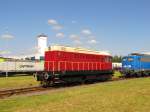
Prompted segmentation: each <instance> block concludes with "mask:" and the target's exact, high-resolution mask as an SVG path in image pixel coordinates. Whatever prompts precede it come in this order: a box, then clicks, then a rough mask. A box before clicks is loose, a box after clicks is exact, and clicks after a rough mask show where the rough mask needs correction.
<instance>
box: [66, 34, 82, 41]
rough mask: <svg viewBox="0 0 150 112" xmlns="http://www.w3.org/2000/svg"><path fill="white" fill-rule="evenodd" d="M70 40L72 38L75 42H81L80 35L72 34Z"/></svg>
mask: <svg viewBox="0 0 150 112" xmlns="http://www.w3.org/2000/svg"><path fill="white" fill-rule="evenodd" d="M69 38H71V39H73V40H80V37H79V36H78V35H76V34H71V35H70V36H69Z"/></svg>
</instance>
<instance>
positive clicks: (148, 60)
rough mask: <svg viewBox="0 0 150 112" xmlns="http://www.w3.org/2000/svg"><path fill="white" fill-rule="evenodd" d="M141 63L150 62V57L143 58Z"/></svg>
mask: <svg viewBox="0 0 150 112" xmlns="http://www.w3.org/2000/svg"><path fill="white" fill-rule="evenodd" d="M140 61H142V62H150V57H142V58H141V60H140Z"/></svg>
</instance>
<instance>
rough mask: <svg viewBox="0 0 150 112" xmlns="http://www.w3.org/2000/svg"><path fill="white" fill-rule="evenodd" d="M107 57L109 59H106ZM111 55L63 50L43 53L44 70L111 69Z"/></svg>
mask: <svg viewBox="0 0 150 112" xmlns="http://www.w3.org/2000/svg"><path fill="white" fill-rule="evenodd" d="M108 59H109V61H108ZM110 59H111V56H108V55H97V54H84V53H75V52H65V51H47V52H46V53H45V70H46V71H82V70H83V71H84V70H112V62H111V61H110Z"/></svg>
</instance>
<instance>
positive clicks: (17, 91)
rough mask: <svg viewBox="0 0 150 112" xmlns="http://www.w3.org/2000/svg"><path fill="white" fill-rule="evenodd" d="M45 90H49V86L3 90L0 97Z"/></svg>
mask: <svg viewBox="0 0 150 112" xmlns="http://www.w3.org/2000/svg"><path fill="white" fill-rule="evenodd" d="M49 89H50V88H49ZM44 90H47V88H42V87H29V88H19V89H10V90H1V91H0V99H3V98H6V97H10V96H12V95H19V94H26V93H32V92H40V91H44Z"/></svg>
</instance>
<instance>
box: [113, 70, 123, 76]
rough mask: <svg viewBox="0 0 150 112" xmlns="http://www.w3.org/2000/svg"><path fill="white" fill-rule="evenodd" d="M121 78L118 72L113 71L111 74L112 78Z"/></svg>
mask: <svg viewBox="0 0 150 112" xmlns="http://www.w3.org/2000/svg"><path fill="white" fill-rule="evenodd" d="M121 76H122V74H121V73H120V72H119V71H115V72H114V74H113V78H119V77H121Z"/></svg>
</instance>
